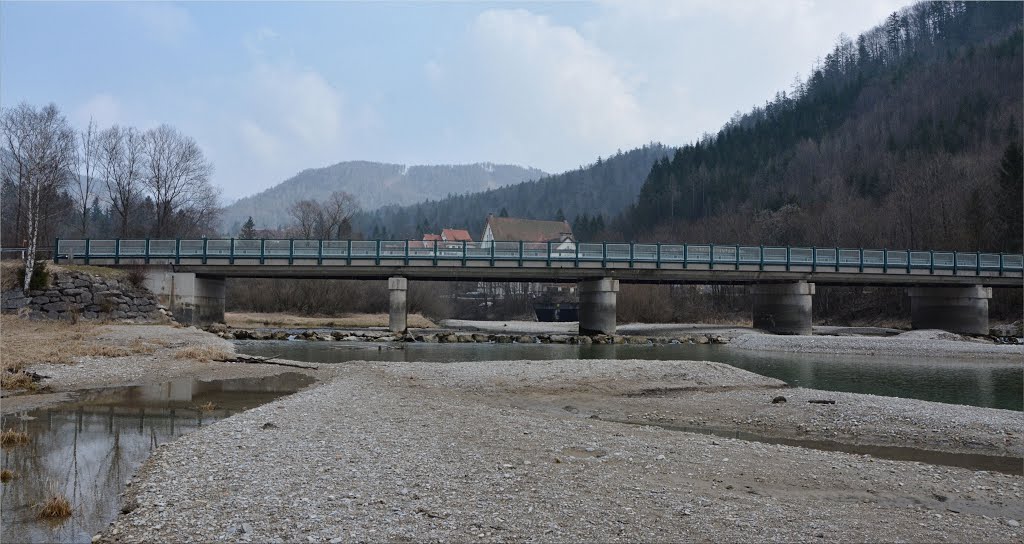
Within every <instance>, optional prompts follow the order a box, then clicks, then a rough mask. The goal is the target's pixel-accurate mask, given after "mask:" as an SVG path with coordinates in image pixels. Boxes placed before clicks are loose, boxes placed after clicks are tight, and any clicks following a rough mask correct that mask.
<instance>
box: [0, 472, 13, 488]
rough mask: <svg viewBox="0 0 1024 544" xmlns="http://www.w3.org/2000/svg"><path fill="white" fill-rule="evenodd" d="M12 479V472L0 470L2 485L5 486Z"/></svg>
mask: <svg viewBox="0 0 1024 544" xmlns="http://www.w3.org/2000/svg"><path fill="white" fill-rule="evenodd" d="M13 479H14V472H11V470H10V469H6V468H5V469H3V470H0V482H3V483H5V484H6V483H7V482H9V481H11V480H13Z"/></svg>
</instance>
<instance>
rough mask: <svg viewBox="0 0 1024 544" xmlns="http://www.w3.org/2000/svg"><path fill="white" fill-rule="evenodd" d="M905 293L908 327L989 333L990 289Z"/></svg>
mask: <svg viewBox="0 0 1024 544" xmlns="http://www.w3.org/2000/svg"><path fill="white" fill-rule="evenodd" d="M907 294H909V295H910V326H911V327H913V328H915V329H942V330H944V331H949V332H956V333H961V334H988V333H989V328H988V299H990V298H992V288H991V287H982V286H980V285H973V286H970V287H912V288H910V289H908V290H907Z"/></svg>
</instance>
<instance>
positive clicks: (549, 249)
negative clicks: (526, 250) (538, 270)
mask: <svg viewBox="0 0 1024 544" xmlns="http://www.w3.org/2000/svg"><path fill="white" fill-rule="evenodd" d="M522 251H523V250H522V249H520V250H519V252H520V253H522ZM520 266H522V265H520ZM548 267H549V268H550V267H551V240H548Z"/></svg>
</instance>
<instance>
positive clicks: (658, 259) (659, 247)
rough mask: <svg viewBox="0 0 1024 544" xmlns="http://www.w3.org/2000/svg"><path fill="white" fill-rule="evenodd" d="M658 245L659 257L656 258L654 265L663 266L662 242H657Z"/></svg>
mask: <svg viewBox="0 0 1024 544" xmlns="http://www.w3.org/2000/svg"><path fill="white" fill-rule="evenodd" d="M657 247H658V253H657V257H656V259H655V264H654V267H655V268H661V242H657Z"/></svg>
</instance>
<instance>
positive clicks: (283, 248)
mask: <svg viewBox="0 0 1024 544" xmlns="http://www.w3.org/2000/svg"><path fill="white" fill-rule="evenodd" d="M54 247H56V251H55V252H54V262H55V263H60V262H61V261H62V260H82V261H84V262H85V263H87V264H88V263H89V262H90V261H92V260H94V259H95V260H103V261H104V262H107V261H110V260H113V264H122V263H121V261H123V260H125V261H130V262H139V261H140V260H141V261H142V262H144V263H147V264H148V263H150V262H151V261H153V260H158V261H159V262H168V261H171V260H172V261H173V262H174V263H176V264H181V262H182V261H183V260H185V261H187V262H190V263H194V262H196V261H199V262H201V263H202V264H229V265H230V264H235V261H236V260H240V259H241V260H245V261H246V262H251V261H254V260H256V261H258V262H259V263H260V264H267V262H268V261H273V262H275V263H280V262H282V261H287V263H288V264H289V265H292V264H295V262H296V261H297V260H298V261H303V262H308V261H312V260H315V261H316V264H318V265H324V264H330V265H341V264H344V265H351V264H352V262H353V261H358V262H359V263H360V264H365V262H366V261H372V262H373V263H374V264H375V265H380V264H381V263H382V261H388V263H390V264H393V262H394V261H396V260H397V261H400V262H402V263H404V264H410V263H411V262H414V261H430V263H431V265H433V266H441V265H445V266H450V265H451V264H452V263H458V264H461V265H462V266H466V265H467V264H469V263H486V264H488V265H489V266H495V265H496V263H498V262H504V263H508V262H514V263H515V264H516V266H520V267H522V266H527V265H528V263H537V262H543V263H545V265H547V266H551V265H552V263H566V262H569V263H573V265H574V266H580V264H581V263H601V266H603V267H607V266H609V264H615V263H626V264H627V265H628V266H630V267H634V266H637V265H644V266H650V265H652V264H653V265H654V266H655V267H656V268H661V267H662V266H664V265H674V266H675V267H679V266H681V267H682V268H689V267H691V266H695V267H702V268H709V267H718V268H720V267H721V266H722V265H724V266H725V267H729V266H730V265H731V266H733V267H734V269H735V270H739V269H740V267H741V266H742V267H748V268H749V267H752V266H756V267H757V268H758V269H759V270H765V269H766V267H771V268H773V269H777V268H779V267H784V268H785V270H792V269H793V267H799V268H800V269H801V270H805V269H807V268H810V270H811V271H812V272H824V271H834V272H840V271H843V272H850V271H857V272H864V271H865V269H866V268H870V269H874V270H877V269H881V270H882V272H889V271H893V272H897V271H899V272H906V273H909V272H911V271H912V270H927V271H928V272H929V273H935V272H936V271H947V270H948V271H952V272H953V273H954V274H965V275H969V274H975V275H981V273H982V272H998V273H999V275H1003V274H1005V273H1008V272H1010V273H1014V275H1016V274H1017V273H1021V272H1022V271H1024V257H1022V256H1021V255H1019V254H1014V255H1010V254H1002V253H981V252H961V251H956V252H954V251H911V250H899V251H894V250H888V249H861V248H857V249H847V248H838V247H831V248H821V247H780V246H741V245H736V244H732V245H721V244H661V243H657V244H639V243H612V242H601V243H578V244H572V243H567V244H560V243H552V242H539V243H535V242H443V241H440V242H439V241H415V240H414V241H406V240H295V239H292V240H278V239H261V240H240V239H235V238H230V239H207V238H203V239H192V240H189V239H176V240H155V239H134V240H121V239H118V240H91V239H85V240H61V239H59V238H58V239H57V240H56V243H55V246H54ZM530 266H535V265H534V264H530Z"/></svg>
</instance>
